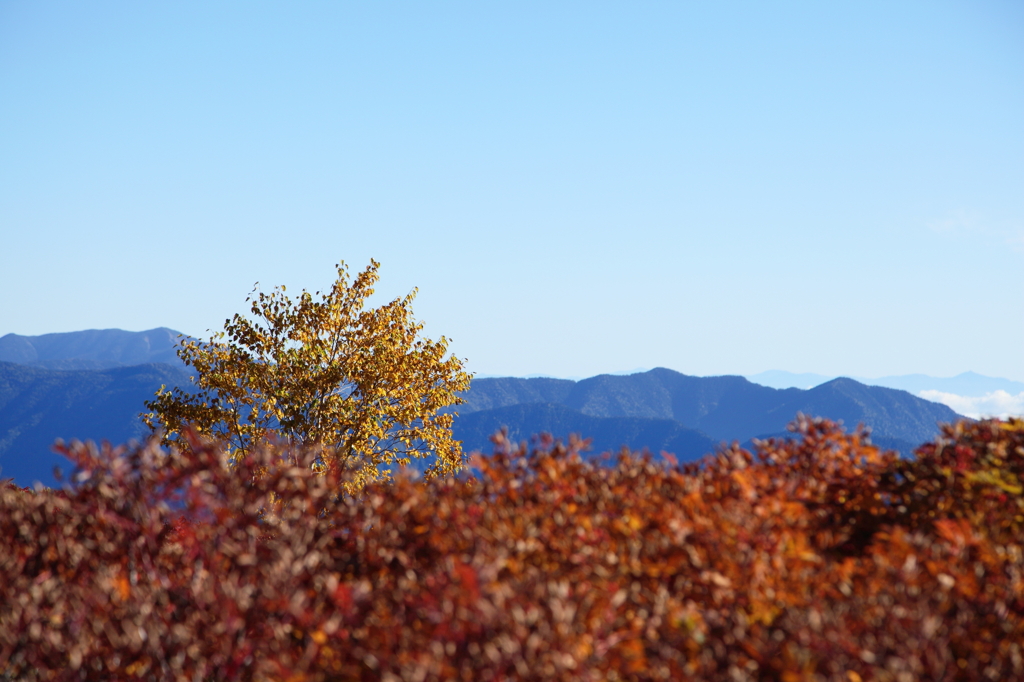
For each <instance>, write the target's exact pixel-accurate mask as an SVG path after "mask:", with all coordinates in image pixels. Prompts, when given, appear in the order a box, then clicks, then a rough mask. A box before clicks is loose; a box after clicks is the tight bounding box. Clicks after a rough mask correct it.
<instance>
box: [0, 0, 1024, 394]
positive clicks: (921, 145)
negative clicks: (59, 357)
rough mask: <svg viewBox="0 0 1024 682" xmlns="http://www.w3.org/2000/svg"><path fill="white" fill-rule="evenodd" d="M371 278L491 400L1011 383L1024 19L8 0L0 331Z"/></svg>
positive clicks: (217, 306) (1014, 15)
mask: <svg viewBox="0 0 1024 682" xmlns="http://www.w3.org/2000/svg"><path fill="white" fill-rule="evenodd" d="M371 257H372V258H375V259H377V260H378V261H380V262H381V264H382V267H381V274H382V281H381V284H380V287H379V288H378V292H379V293H380V300H381V301H383V300H384V299H385V298H392V297H394V296H397V295H402V294H405V293H407V292H408V291H409V290H410V289H411V288H412V287H419V291H420V293H419V296H418V298H417V301H416V304H415V307H414V310H415V312H416V315H417V317H418V318H419V319H421V320H423V321H424V322H425V323H426V331H427V334H428V335H429V336H431V337H436V336H439V335H442V334H444V335H446V336H448V337H449V338H450V339H452V349H453V351H454V352H455V353H456V354H457V355H458V356H459V357H463V358H466V359H467V360H468V366H469V368H470V369H471V370H472V371H475V372H478V373H480V374H509V375H527V374H549V375H554V376H589V375H593V374H597V373H600V372H606V371H622V370H629V369H633V368H638V367H655V366H664V367H670V368H673V369H676V370H679V371H682V372H686V373H689V374H702V375H704V374H751V373H755V372H760V371H762V370H767V369H785V370H790V371H794V372H818V373H822V374H829V375H834V374H849V375H858V376H869V377H870V376H882V375H893V374H907V373H913V372H921V373H926V374H931V375H934V376H950V375H953V374H957V373H959V372H962V371H965V370H974V371H977V372H980V373H983V374H988V375H992V376H1000V377H1005V378H1009V379H1015V380H1024V3H1020V2H1013V1H1010V2H994V1H985V0H974V1H971V2H942V1H938V0H928V1H926V2H911V1H901V2H888V1H887V2H856V3H832V2H828V3H826V2H801V3H786V2H772V3H763V2H746V3H728V2H702V3H697V2H682V1H673V2H618V3H602V2H591V1H588V2H578V3H574V2H550V1H547V2H537V3H530V2H487V3H481V2H466V3H448V2H421V3H408V2H403V3H394V2H372V3H371V2H359V3H342V2H309V3H283V2H281V3H254V2H237V3H224V2H208V1H203V2H173V3H169V2H168V3H153V2H150V3H140V2H123V3H108V2H99V1H91V2H87V3H86V2H29V1H27V0H26V1H20V0H7V1H4V2H0V334H4V333H8V332H16V333H20V334H42V333H47V332H57V331H73V330H79V329H89V328H110V327H118V328H122V329H128V330H143V329H148V328H152V327H158V326H166V327H171V328H174V329H178V330H180V331H183V332H186V333H189V334H195V335H204V334H205V330H207V329H213V330H217V329H220V328H221V327H222V326H223V323H224V320H225V318H227V317H229V316H231V315H232V314H233V313H235V312H241V311H242V310H244V300H245V297H246V295H247V294H248V293H249V291H250V290H251V289H252V287H253V284H254V283H255V282H256V281H259V282H260V283H261V286H263V287H264V288H265V289H269V288H270V287H272V286H273V285H277V284H285V285H287V286H288V289H289V291H298V290H299V289H301V288H302V287H307V288H309V289H317V288H323V287H326V286H329V285H330V284H331V282H332V281H333V275H334V270H333V266H334V264H335V263H336V262H337V261H339V260H344V261H346V262H347V263H349V265H350V267H351V268H352V269H353V270H359V269H362V267H364V266H365V265H366V263H367V262H368V261H369V259H370V258H371Z"/></svg>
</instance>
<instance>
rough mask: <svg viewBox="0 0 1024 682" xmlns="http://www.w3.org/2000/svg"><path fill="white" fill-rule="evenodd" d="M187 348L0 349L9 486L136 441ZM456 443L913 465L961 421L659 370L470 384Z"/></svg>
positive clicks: (115, 337) (831, 388)
mask: <svg viewBox="0 0 1024 682" xmlns="http://www.w3.org/2000/svg"><path fill="white" fill-rule="evenodd" d="M178 337H179V334H178V333H177V332H175V331H173V330H170V329H166V328H160V329H153V330H149V331H145V332H126V331H122V330H116V329H112V330H89V331H84V332H68V333H63V334H46V335H43V336H20V335H15V334H8V335H6V336H4V337H0V477H2V478H14V480H15V481H16V482H17V483H19V484H20V485H31V483H32V482H33V481H36V480H38V481H41V482H42V483H43V484H45V485H54V484H55V483H56V480H55V479H54V477H53V474H52V470H53V467H54V466H55V465H60V466H64V465H65V462H64V461H63V459H62V458H61V457H60V456H59V455H56V454H54V453H53V452H52V450H51V448H52V445H53V442H54V440H56V439H57V438H62V439H65V440H70V439H72V438H78V439H80V440H86V439H91V440H96V441H99V440H103V439H106V440H109V441H110V442H111V443H114V444H119V443H124V442H128V441H129V440H132V439H141V438H143V437H145V435H146V434H147V429H146V427H145V426H144V425H143V424H142V423H141V422H140V420H139V419H138V414H139V413H140V412H142V411H143V410H144V405H143V403H144V401H145V400H148V399H150V398H151V397H152V396H153V394H154V392H155V391H156V390H157V389H158V388H159V387H160V386H161V385H166V386H181V387H183V388H184V387H187V386H188V385H189V383H190V382H189V374H188V371H187V368H186V367H185V366H184V365H182V364H181V363H180V362H179V361H178V358H177V357H176V355H175V354H174V347H175V344H176V342H177V340H178ZM463 398H464V399H465V401H466V402H465V403H464V404H462V405H459V406H458V407H457V409H456V410H454V411H456V412H457V413H458V415H459V416H458V417H457V418H456V419H455V422H454V426H453V430H454V434H455V437H456V438H457V439H459V440H461V441H462V442H463V448H464V450H466V451H475V450H479V451H485V452H486V451H489V450H490V448H491V447H492V446H491V443H490V442H489V439H490V437H491V436H492V435H493V434H494V433H495V432H496V431H498V430H499V429H501V428H503V427H504V428H507V429H508V433H509V436H510V437H511V438H512V439H513V440H517V441H518V440H527V439H529V438H530V437H531V436H533V435H535V434H539V433H542V432H547V433H551V434H553V435H555V436H556V437H559V438H562V439H565V438H567V437H568V435H569V434H570V433H575V434H579V435H581V436H584V437H588V438H590V439H591V452H593V453H595V454H596V453H600V452H606V451H616V450H618V449H619V448H621V447H622V446H627V447H629V448H631V449H634V450H640V449H644V448H646V449H648V450H649V451H650V452H652V453H653V454H654V455H655V456H657V455H659V454H660V453H661V452H663V451H664V452H671V453H673V454H675V455H676V456H677V457H678V458H679V459H680V460H683V461H686V460H692V459H695V458H698V457H700V456H701V455H704V454H706V453H708V452H712V451H714V449H715V448H716V447H717V446H718V445H719V444H721V443H723V442H732V441H738V442H740V443H744V444H749V443H750V441H751V439H753V438H763V437H768V436H785V435H788V433H787V431H786V426H787V424H789V423H790V422H791V421H792V420H793V419H794V418H795V416H796V415H797V413H799V412H802V413H804V414H809V415H816V416H825V417H829V418H832V419H836V420H842V421H843V422H844V424H845V425H846V426H847V427H855V426H857V425H858V424H861V423H863V424H865V425H867V426H869V427H871V428H872V440H873V441H874V442H875V443H876V444H878V445H880V446H882V447H886V448H890V449H895V450H898V451H900V452H903V453H909V452H910V451H911V450H912V449H913V448H914V447H915V446H916V445H918V444H920V443H922V442H924V441H926V440H928V439H930V438H932V437H934V436H935V434H936V433H937V431H938V428H937V424H938V423H940V422H951V421H955V420H956V419H958V418H959V415H957V413H956V412H954V411H953V410H951V409H950V408H949V407H946V406H945V405H941V404H938V403H935V402H930V401H927V400H924V399H922V398H920V397H917V396H914V395H912V394H910V393H908V392H907V391H903V390H897V389H892V388H885V387H879V386H868V385H865V384H863V383H860V382H858V381H855V380H853V379H848V378H835V379H832V380H830V381H827V382H825V383H822V384H819V385H816V386H814V387H813V388H810V389H800V388H772V387H769V386H763V385H760V384H756V383H753V382H751V381H749V380H748V379H746V378H744V377H740V376H717V377H696V376H688V375H685V374H681V373H679V372H676V371H673V370H670V369H665V368H656V369H652V370H649V371H645V372H638V373H635V374H629V375H608V374H605V375H599V376H595V377H591V378H588V379H582V380H579V381H574V380H568V379H550V378H543V377H535V378H526V379H523V378H516V377H488V378H480V379H474V380H473V382H472V385H471V388H470V390H469V391H467V392H466V393H465V394H463Z"/></svg>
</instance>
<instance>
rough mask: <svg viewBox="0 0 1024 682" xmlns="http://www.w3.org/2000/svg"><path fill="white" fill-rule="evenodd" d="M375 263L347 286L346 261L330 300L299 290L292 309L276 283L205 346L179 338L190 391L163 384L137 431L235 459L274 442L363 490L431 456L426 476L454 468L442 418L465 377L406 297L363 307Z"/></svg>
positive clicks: (453, 445)
mask: <svg viewBox="0 0 1024 682" xmlns="http://www.w3.org/2000/svg"><path fill="white" fill-rule="evenodd" d="M379 267H380V265H379V263H377V262H376V261H373V260H371V261H370V265H369V266H368V267H367V268H366V269H365V270H364V271H363V272H361V273H359V275H358V276H357V277H355V279H354V280H351V281H350V279H349V275H348V269H347V267H346V265H345V264H344V262H341V263H339V264H338V266H337V269H338V278H337V280H336V281H335V283H334V285H333V286H332V287H331V289H330V291H327V292H325V293H321V292H319V291H317V292H316V293H315V294H310V293H309V292H307V291H306V290H303V291H302V293H301V294H300V295H299V296H298V298H297V299H295V300H292V299H291V298H289V297H288V295H287V294H286V290H285V287H284V286H280V287H277V288H275V289H274V290H273V291H272V292H271V293H269V294H267V293H264V292H262V291H260V289H259V284H258V283H257V285H256V287H255V288H254V289H253V292H252V293H251V294H250V295H249V297H248V298H247V299H246V302H247V303H249V304H250V311H251V313H252V315H253V319H252V320H250V319H248V318H246V317H244V316H242V315H240V314H236V315H235V316H234V317H233V318H231V319H229V320H226V321H225V324H224V331H222V332H218V333H216V334H213V335H212V338H211V339H210V340H209V341H205V342H204V341H199V340H195V339H187V338H186V339H183V340H182V341H181V342H180V346H179V349H178V356H179V357H180V358H181V359H182V360H183V361H184V362H185V363H186V364H188V365H190V366H191V367H193V368H194V369H195V370H196V372H197V374H196V375H195V376H193V377H192V379H193V382H194V384H195V386H194V387H193V390H191V391H190V390H185V389H182V388H180V387H176V388H172V389H170V390H168V389H166V387H161V389H160V391H159V392H157V394H156V397H155V399H154V400H152V401H148V402H147V403H146V407H147V408H148V409H149V410H152V412H150V413H149V414H146V415H143V417H144V419H145V421H146V423H147V424H148V425H149V426H150V427H151V428H154V429H162V430H163V431H164V442H165V443H166V444H171V443H178V444H179V445H183V443H182V434H183V433H184V431H185V429H186V428H188V427H191V428H193V429H195V430H196V431H197V432H198V433H199V434H201V435H204V436H208V437H212V438H215V439H217V440H219V441H221V442H223V443H224V444H225V446H226V447H227V448H228V450H229V452H230V453H231V454H232V455H233V456H236V457H237V456H244V455H245V454H247V453H249V452H250V451H251V450H252V449H253V447H254V446H255V445H257V444H258V442H259V441H261V440H263V439H265V438H267V437H269V436H278V437H283V438H286V439H288V440H291V441H294V442H296V443H300V444H303V445H318V446H323V447H324V457H325V458H328V459H332V460H333V461H334V462H335V463H337V464H339V465H341V466H342V468H343V469H345V470H347V471H348V472H349V473H350V475H351V479H350V480H351V481H352V482H353V483H356V484H363V483H366V482H368V481H370V480H375V479H378V478H382V477H383V478H387V477H389V476H390V469H391V467H392V466H393V465H405V464H409V463H411V460H412V459H414V458H426V457H430V456H436V459H435V461H434V462H433V463H432V464H431V465H430V466H429V467H428V468H427V471H426V473H427V475H434V474H449V473H453V472H455V471H457V470H458V469H459V468H461V466H462V464H463V457H462V450H461V446H460V443H459V442H458V441H456V440H454V439H453V438H452V433H451V424H452V417H453V415H452V414H451V413H446V412H443V410H444V408H447V407H449V406H453V405H456V404H459V403H461V402H462V399H461V398H460V397H459V395H458V394H459V393H460V392H462V391H465V390H467V389H468V388H469V382H470V375H469V374H468V373H466V372H465V371H464V370H463V361H462V360H460V359H458V358H456V357H454V356H448V340H447V339H446V338H445V337H443V336H442V337H441V338H440V339H439V340H437V341H432V340H430V339H425V338H421V336H420V332H421V330H422V326H423V325H422V323H419V322H416V321H415V320H414V318H413V317H412V308H411V304H412V301H413V299H414V297H415V295H416V290H415V289H414V290H413V291H412V292H411V293H409V294H408V295H407V296H405V297H401V298H396V299H394V300H393V301H391V302H390V303H387V304H385V305H382V306H380V307H377V308H373V307H368V306H367V305H366V300H367V298H368V297H369V296H370V295H372V294H373V286H374V284H375V283H376V282H377V280H378V278H379V275H378V274H377V270H378V268H379Z"/></svg>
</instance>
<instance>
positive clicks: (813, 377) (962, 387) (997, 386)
mask: <svg viewBox="0 0 1024 682" xmlns="http://www.w3.org/2000/svg"><path fill="white" fill-rule="evenodd" d="M746 378H747V379H748V380H750V381H753V382H754V383H757V384H761V385H762V386H770V387H772V388H791V387H795V388H812V387H814V386H818V385H820V384H823V383H825V382H827V381H831V380H832V379H834V378H836V377H831V376H826V375H824V374H813V373H810V372H804V373H794V372H783V371H781V370H770V371H768V372H761V373H760V374H750V375H747V377H746ZM852 378H853V379H855V380H856V381H859V382H860V383H862V384H867V385H868V386H884V387H886V388H897V389H900V390H903V391H910V392H911V393H915V394H916V393H920V392H921V391H942V392H943V393H955V394H956V395H961V396H982V395H985V394H986V393H993V392H995V391H1006V392H1007V393H1010V394H1018V393H1024V382H1021V381H1011V380H1010V379H1000V378H997V377H988V376H985V375H983V374H978V373H976V372H962V373H961V374H957V375H956V376H954V377H932V376H928V375H927V374H902V375H898V376H885V377H879V378H877V379H866V378H863V377H852Z"/></svg>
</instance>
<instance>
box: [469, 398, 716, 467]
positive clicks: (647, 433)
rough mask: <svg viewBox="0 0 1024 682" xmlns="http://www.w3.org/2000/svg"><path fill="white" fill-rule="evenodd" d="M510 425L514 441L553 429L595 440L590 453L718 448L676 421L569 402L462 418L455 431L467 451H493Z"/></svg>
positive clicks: (683, 452)
mask: <svg viewBox="0 0 1024 682" xmlns="http://www.w3.org/2000/svg"><path fill="white" fill-rule="evenodd" d="M502 426H508V427H509V432H508V436H509V438H510V439H511V440H512V441H513V442H520V441H528V440H529V439H530V438H531V437H532V436H534V435H537V434H540V433H550V434H553V435H554V436H556V437H558V438H561V439H562V440H563V441H564V440H565V439H566V438H568V436H569V434H576V435H579V436H583V437H586V438H589V439H590V440H591V446H590V452H592V453H594V454H600V453H603V452H618V450H619V449H620V448H621V447H622V446H623V445H625V446H627V447H629V448H630V449H633V450H641V449H643V448H647V449H648V450H650V451H651V453H652V454H654V455H659V454H660V453H661V452H662V451H666V452H671V453H673V454H675V455H677V456H678V457H679V458H680V459H682V460H692V459H697V458H699V457H701V456H702V455H705V454H707V453H709V452H714V450H715V445H716V443H715V441H713V440H712V439H710V438H708V437H707V436H706V435H705V434H703V433H701V432H699V431H696V430H694V429H688V428H686V427H684V426H683V425H682V424H680V423H679V422H677V421H673V420H671V419H654V418H646V417H593V416H590V415H585V414H582V413H580V412H578V411H576V410H573V409H571V408H568V407H566V406H564V405H556V404H552V403H528V404H523V405H510V406H506V407H499V408H495V409H492V410H481V411H478V412H473V413H471V414H468V415H465V416H460V417H459V418H458V419H456V420H455V425H454V427H453V432H454V434H455V437H456V438H457V439H459V440H460V441H462V445H463V450H464V451H466V452H474V451H481V452H485V453H487V452H490V451H491V449H492V447H493V446H492V444H491V443H490V437H491V436H492V435H494V433H495V432H496V431H498V430H499V429H501V427H502Z"/></svg>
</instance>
